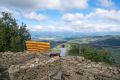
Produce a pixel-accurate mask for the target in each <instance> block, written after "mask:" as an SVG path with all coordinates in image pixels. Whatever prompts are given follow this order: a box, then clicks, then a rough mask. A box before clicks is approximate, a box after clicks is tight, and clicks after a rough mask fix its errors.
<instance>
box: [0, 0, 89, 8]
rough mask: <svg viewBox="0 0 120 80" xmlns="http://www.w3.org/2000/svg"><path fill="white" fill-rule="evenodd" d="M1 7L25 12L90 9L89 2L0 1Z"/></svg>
mask: <svg viewBox="0 0 120 80" xmlns="http://www.w3.org/2000/svg"><path fill="white" fill-rule="evenodd" d="M0 5H1V6H6V7H9V6H12V7H17V8H20V9H25V10H36V9H57V10H69V9H85V8H87V7H88V0H10V1H9V0H0Z"/></svg>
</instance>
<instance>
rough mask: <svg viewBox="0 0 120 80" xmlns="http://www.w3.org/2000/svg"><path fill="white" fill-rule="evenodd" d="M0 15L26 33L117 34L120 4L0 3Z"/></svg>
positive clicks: (70, 0)
mask: <svg viewBox="0 0 120 80" xmlns="http://www.w3.org/2000/svg"><path fill="white" fill-rule="evenodd" d="M0 11H1V12H2V11H6V12H10V13H12V15H13V17H15V18H16V19H17V21H18V23H21V22H24V23H25V24H27V26H28V27H27V28H28V29H29V30H30V31H36V32H37V31H51V32H54V31H55V32H57V31H58V32H62V31H68V32H70V31H72V32H119V31H120V0H0Z"/></svg>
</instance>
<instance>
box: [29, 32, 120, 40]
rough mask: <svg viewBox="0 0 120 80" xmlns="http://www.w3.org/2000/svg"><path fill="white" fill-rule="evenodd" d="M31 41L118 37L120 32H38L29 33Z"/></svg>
mask: <svg viewBox="0 0 120 80" xmlns="http://www.w3.org/2000/svg"><path fill="white" fill-rule="evenodd" d="M30 33H31V37H32V39H39V38H56V39H64V38H80V37H88V36H104V35H120V32H48V31H40V32H35V31H33V32H30Z"/></svg>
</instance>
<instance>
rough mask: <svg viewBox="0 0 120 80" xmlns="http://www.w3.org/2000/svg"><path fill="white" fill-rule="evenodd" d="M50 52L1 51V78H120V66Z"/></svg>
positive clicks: (4, 79)
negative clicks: (52, 55)
mask: <svg viewBox="0 0 120 80" xmlns="http://www.w3.org/2000/svg"><path fill="white" fill-rule="evenodd" d="M48 54H49V53H48ZM48 54H39V53H38V54H37V53H32V54H31V53H29V52H23V53H22V52H19V53H13V52H5V53H0V80H120V68H119V67H114V66H111V65H108V64H105V63H101V62H99V63H96V62H92V61H90V60H87V59H84V57H80V56H76V57H74V56H67V57H63V58H59V57H49V55H48Z"/></svg>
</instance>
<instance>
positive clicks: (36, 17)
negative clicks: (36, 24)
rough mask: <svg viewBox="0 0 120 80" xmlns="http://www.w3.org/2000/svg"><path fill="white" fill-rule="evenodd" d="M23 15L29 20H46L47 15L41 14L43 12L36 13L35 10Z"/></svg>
mask: <svg viewBox="0 0 120 80" xmlns="http://www.w3.org/2000/svg"><path fill="white" fill-rule="evenodd" d="M24 16H25V17H26V18H28V19H31V20H36V21H45V20H48V16H46V15H43V14H37V13H35V12H31V13H29V14H24Z"/></svg>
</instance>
